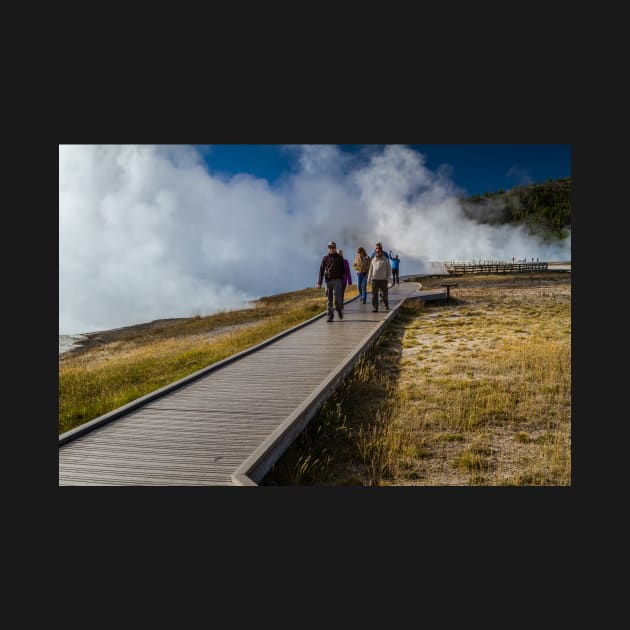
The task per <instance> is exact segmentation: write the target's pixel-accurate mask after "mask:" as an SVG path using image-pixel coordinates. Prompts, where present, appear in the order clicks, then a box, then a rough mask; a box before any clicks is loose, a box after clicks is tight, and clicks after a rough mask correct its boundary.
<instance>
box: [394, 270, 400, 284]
mask: <svg viewBox="0 0 630 630" xmlns="http://www.w3.org/2000/svg"><path fill="white" fill-rule="evenodd" d="M392 277H393V280H392V285H394V284H400V280H399V279H398V269H392Z"/></svg>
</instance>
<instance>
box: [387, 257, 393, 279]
mask: <svg viewBox="0 0 630 630" xmlns="http://www.w3.org/2000/svg"><path fill="white" fill-rule="evenodd" d="M385 260H386V261H387V264H386V267H387V278H388V280H387V283H388V284H394V276H393V275H392V265H391V263H390V262H389V258H386V259H385Z"/></svg>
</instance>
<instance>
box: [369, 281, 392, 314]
mask: <svg viewBox="0 0 630 630" xmlns="http://www.w3.org/2000/svg"><path fill="white" fill-rule="evenodd" d="M379 291H380V292H381V295H382V296H383V304H384V305H385V308H389V294H388V292H387V280H372V306H373V307H374V308H378V292H379Z"/></svg>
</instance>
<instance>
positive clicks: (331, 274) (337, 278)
mask: <svg viewBox="0 0 630 630" xmlns="http://www.w3.org/2000/svg"><path fill="white" fill-rule="evenodd" d="M344 273H345V269H344V264H343V258H342V257H341V256H340V255H339V254H338V253H337V243H335V241H330V242H329V243H328V254H326V255H325V256H324V257H323V258H322V262H321V264H320V265H319V278H318V280H317V288H318V289H321V286H322V279H323V278H325V279H326V299H327V304H326V306H327V311H328V321H329V322H332V320H333V317H334V315H335V312H334V311H335V310H336V311H337V314H338V315H339V319H343V313H342V312H341V309H342V308H343V294H342V292H341V280H342V278H343V276H344ZM333 305H334V310H333Z"/></svg>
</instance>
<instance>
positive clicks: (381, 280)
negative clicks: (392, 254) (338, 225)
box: [367, 243, 392, 313]
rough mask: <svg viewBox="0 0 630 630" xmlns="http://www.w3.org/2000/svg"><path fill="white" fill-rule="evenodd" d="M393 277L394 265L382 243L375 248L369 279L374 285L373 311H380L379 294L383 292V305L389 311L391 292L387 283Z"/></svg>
mask: <svg viewBox="0 0 630 630" xmlns="http://www.w3.org/2000/svg"><path fill="white" fill-rule="evenodd" d="M391 279H392V266H391V264H390V262H389V258H387V257H386V256H385V254H384V252H383V246H382V245H381V244H380V243H377V244H376V247H375V248H374V258H372V261H371V262H370V269H369V271H368V277H367V281H368V282H369V283H371V286H372V312H374V313H376V312H378V295H379V293H380V294H381V298H382V300H383V306H384V307H385V310H386V311H389V294H388V291H387V285H388V284H389V282H390V281H391Z"/></svg>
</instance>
